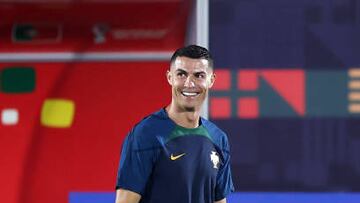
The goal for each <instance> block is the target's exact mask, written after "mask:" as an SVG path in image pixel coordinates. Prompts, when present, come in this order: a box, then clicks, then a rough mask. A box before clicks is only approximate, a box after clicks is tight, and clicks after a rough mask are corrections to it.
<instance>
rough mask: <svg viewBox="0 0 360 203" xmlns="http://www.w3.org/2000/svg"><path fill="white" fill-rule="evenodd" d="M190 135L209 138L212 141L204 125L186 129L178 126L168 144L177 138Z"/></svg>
mask: <svg viewBox="0 0 360 203" xmlns="http://www.w3.org/2000/svg"><path fill="white" fill-rule="evenodd" d="M189 135H192V136H204V137H207V138H209V139H210V140H211V141H212V139H211V137H210V135H209V133H208V131H207V130H206V129H205V127H204V126H202V125H201V126H199V127H197V128H184V127H181V126H178V125H177V126H176V127H175V129H174V130H173V131H172V132H171V134H170V136H169V138H168V140H167V142H169V141H170V140H172V139H175V138H177V137H182V136H189Z"/></svg>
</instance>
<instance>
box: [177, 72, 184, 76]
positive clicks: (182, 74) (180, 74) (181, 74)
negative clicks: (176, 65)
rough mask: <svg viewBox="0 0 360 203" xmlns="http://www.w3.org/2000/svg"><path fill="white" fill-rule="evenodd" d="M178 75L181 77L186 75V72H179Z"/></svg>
mask: <svg viewBox="0 0 360 203" xmlns="http://www.w3.org/2000/svg"><path fill="white" fill-rule="evenodd" d="M177 76H179V77H184V76H185V73H178V74H177Z"/></svg>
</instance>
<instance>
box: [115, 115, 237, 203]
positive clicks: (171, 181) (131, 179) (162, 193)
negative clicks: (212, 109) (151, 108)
mask: <svg viewBox="0 0 360 203" xmlns="http://www.w3.org/2000/svg"><path fill="white" fill-rule="evenodd" d="M200 121H201V123H200V125H199V127H197V128H184V127H181V126H178V125H176V124H175V123H174V122H173V121H172V120H171V119H170V118H169V117H168V115H167V112H166V111H165V110H164V109H161V110H160V111H158V112H156V113H154V114H152V115H150V116H148V117H146V118H145V119H143V120H142V121H141V122H140V123H138V124H137V125H136V126H135V127H134V128H133V129H132V130H131V132H129V134H128V135H127V137H126V139H125V141H124V143H123V148H122V152H121V159H120V166H119V170H118V176H117V183H116V188H117V189H118V188H122V189H126V190H130V191H133V192H136V193H138V194H140V195H141V200H140V203H169V202H171V203H213V202H214V201H218V200H221V199H223V198H225V197H226V196H227V195H228V194H229V193H231V192H232V191H234V187H233V183H232V178H231V171H230V152H229V144H228V140H227V137H226V134H225V133H224V132H223V131H222V130H220V129H219V128H218V127H217V126H215V124H213V123H211V122H210V121H208V120H206V119H203V118H201V120H200Z"/></svg>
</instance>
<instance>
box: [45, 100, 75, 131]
mask: <svg viewBox="0 0 360 203" xmlns="http://www.w3.org/2000/svg"><path fill="white" fill-rule="evenodd" d="M74 114H75V104H74V102H73V101H71V100H67V99H47V100H45V102H44V104H43V106H42V109H41V124H42V125H43V126H47V127H53V128H68V127H70V126H71V125H72V123H73V121H74Z"/></svg>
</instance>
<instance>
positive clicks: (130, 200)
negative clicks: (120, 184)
mask: <svg viewBox="0 0 360 203" xmlns="http://www.w3.org/2000/svg"><path fill="white" fill-rule="evenodd" d="M140 199H141V196H140V195H139V194H138V193H136V192H132V191H130V190H124V189H118V190H116V200H115V203H138V202H139V201H140Z"/></svg>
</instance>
